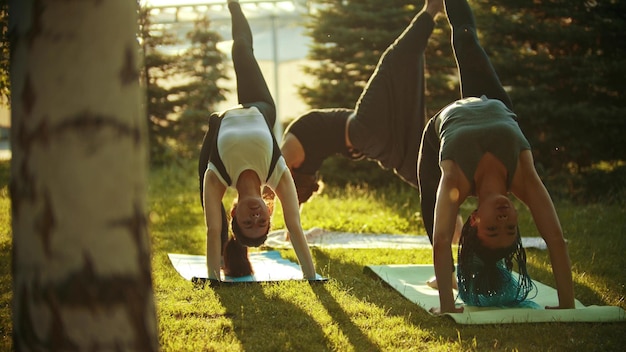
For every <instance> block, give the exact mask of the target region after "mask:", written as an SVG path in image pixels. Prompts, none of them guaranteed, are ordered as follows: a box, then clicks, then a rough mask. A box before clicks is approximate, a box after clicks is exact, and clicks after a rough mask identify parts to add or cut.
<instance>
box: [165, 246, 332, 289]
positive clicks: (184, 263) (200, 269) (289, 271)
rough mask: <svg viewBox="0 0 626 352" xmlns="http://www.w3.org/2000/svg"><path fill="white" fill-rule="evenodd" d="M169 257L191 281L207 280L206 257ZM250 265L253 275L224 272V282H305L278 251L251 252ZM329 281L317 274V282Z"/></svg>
mask: <svg viewBox="0 0 626 352" xmlns="http://www.w3.org/2000/svg"><path fill="white" fill-rule="evenodd" d="M168 257H169V258H170V261H171V262H172V265H173V266H174V269H176V271H177V272H178V273H179V274H180V275H181V276H182V277H184V278H185V279H187V280H189V281H203V280H206V279H207V277H208V275H207V266H206V256H204V255H190V254H176V253H169V254H168ZM249 257H250V263H251V264H252V269H253V270H254V274H253V275H248V276H242V277H229V276H225V275H224V273H223V272H222V274H221V275H222V280H221V281H222V282H229V283H236V282H269V281H284V280H303V275H302V270H301V269H300V266H299V265H298V264H297V263H294V262H292V261H290V260H288V259H285V258H283V257H281V256H280V252H278V251H264V252H251V253H250V255H249ZM326 280H327V279H326V278H324V277H322V276H321V275H319V274H316V281H326Z"/></svg>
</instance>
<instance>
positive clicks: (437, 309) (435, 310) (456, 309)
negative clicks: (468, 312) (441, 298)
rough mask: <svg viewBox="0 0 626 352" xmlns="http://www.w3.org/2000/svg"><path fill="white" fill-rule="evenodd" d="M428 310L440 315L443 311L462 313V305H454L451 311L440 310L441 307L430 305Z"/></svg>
mask: <svg viewBox="0 0 626 352" xmlns="http://www.w3.org/2000/svg"><path fill="white" fill-rule="evenodd" d="M428 311H429V312H430V313H431V314H433V315H442V314H444V313H463V306H460V307H454V309H452V311H451V312H442V311H441V307H432V308H430V309H429V310H428Z"/></svg>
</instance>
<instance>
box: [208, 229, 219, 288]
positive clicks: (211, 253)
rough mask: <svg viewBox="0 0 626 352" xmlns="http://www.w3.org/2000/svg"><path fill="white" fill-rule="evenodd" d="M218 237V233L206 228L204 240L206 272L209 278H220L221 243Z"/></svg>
mask: <svg viewBox="0 0 626 352" xmlns="http://www.w3.org/2000/svg"><path fill="white" fill-rule="evenodd" d="M221 242H222V241H221V239H220V233H219V231H218V232H215V231H214V230H212V229H210V228H209V230H207V241H206V263H207V273H208V275H209V279H218V280H221V274H220V272H221V259H222V250H221V248H222V244H221Z"/></svg>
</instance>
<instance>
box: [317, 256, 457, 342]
mask: <svg viewBox="0 0 626 352" xmlns="http://www.w3.org/2000/svg"><path fill="white" fill-rule="evenodd" d="M358 251H361V252H367V251H372V250H367V249H366V250H358ZM378 251H379V250H374V251H373V252H378ZM396 251H398V250H396ZM405 252H407V253H412V250H407V251H405ZM333 254H334V252H333V251H321V250H315V259H316V263H317V266H318V267H320V268H323V267H332V273H333V274H332V275H329V276H330V278H331V279H333V280H336V281H338V282H340V283H341V286H345V287H349V288H350V293H351V295H352V296H353V297H355V298H356V299H358V300H359V301H361V302H367V303H370V304H374V305H375V306H377V307H378V308H380V309H382V310H384V311H385V312H386V314H387V315H389V316H395V317H398V318H401V319H403V320H405V321H406V322H407V323H410V324H411V325H413V327H415V328H417V329H421V330H427V331H429V333H430V335H431V336H430V337H425V339H426V340H430V339H431V338H432V337H436V338H443V339H446V340H454V339H456V338H457V333H458V332H457V331H456V330H455V329H453V327H454V325H455V324H454V323H453V322H452V321H451V320H449V319H445V318H443V319H442V318H437V317H433V316H432V315H430V314H429V313H428V312H426V311H425V310H424V309H422V308H420V307H419V306H418V305H416V304H414V303H412V302H410V301H409V300H407V299H404V297H403V296H401V295H400V294H399V293H398V292H397V291H396V290H395V289H393V288H392V287H390V286H389V285H387V284H386V283H385V282H384V281H382V280H380V279H379V278H378V277H375V276H374V275H369V274H367V273H365V271H364V269H365V265H381V264H388V262H386V260H385V259H384V258H380V257H379V258H372V261H371V262H368V263H367V264H360V263H357V262H350V261H349V258H350V257H348V256H345V255H342V252H340V251H337V254H338V255H333ZM408 257H411V255H410V254H409V255H408ZM409 261H410V260H409ZM314 291H315V293H316V294H317V296H318V298H319V299H320V301H321V302H322V303H323V304H325V305H326V307H327V309H328V311H329V312H333V313H331V315H333V317H334V318H335V319H336V321H337V322H339V323H340V324H342V325H341V328H342V330H345V332H346V334H347V335H348V334H350V336H353V338H352V339H351V341H354V342H355V344H354V345H355V346H356V347H357V348H356V350H367V351H369V350H374V349H375V348H374V346H375V345H374V343H373V342H370V341H366V337H365V335H364V334H363V333H362V332H361V331H360V330H359V327H356V326H354V324H353V323H351V322H350V317H349V316H348V315H346V313H345V312H343V311H342V310H341V307H340V305H339V304H337V303H336V302H334V301H329V300H328V297H327V296H330V295H329V294H328V292H325V290H324V288H316V289H314ZM442 327H446V329H441V328H442ZM426 340H425V341H423V342H424V343H427V341H426Z"/></svg>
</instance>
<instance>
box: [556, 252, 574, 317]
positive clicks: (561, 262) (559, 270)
mask: <svg viewBox="0 0 626 352" xmlns="http://www.w3.org/2000/svg"><path fill="white" fill-rule="evenodd" d="M550 261H551V263H552V273H553V274H554V279H555V281H556V289H557V292H558V297H559V308H574V307H575V303H574V283H573V280H572V266H571V263H570V260H569V255H568V253H567V244H566V243H565V241H562V242H561V243H559V244H558V245H554V244H553V245H552V246H551V249H550Z"/></svg>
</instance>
